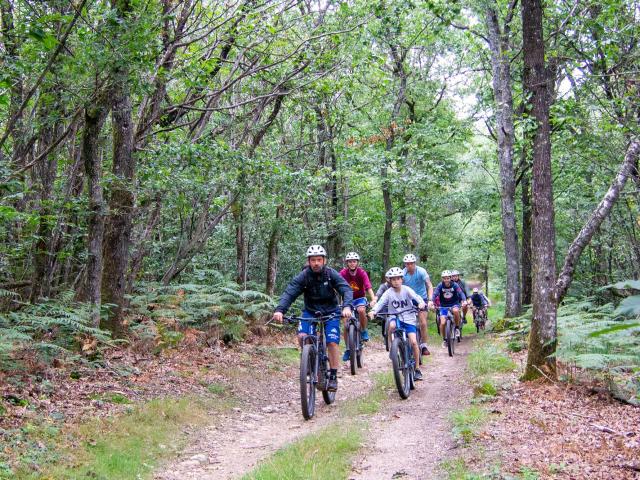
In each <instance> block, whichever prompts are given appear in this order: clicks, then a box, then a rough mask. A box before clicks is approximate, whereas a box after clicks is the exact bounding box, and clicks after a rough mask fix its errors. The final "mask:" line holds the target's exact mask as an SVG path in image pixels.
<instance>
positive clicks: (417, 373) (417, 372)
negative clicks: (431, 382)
mask: <svg viewBox="0 0 640 480" xmlns="http://www.w3.org/2000/svg"><path fill="white" fill-rule="evenodd" d="M413 379H414V380H422V372H421V371H420V370H419V369H417V368H416V370H415V372H414V374H413Z"/></svg>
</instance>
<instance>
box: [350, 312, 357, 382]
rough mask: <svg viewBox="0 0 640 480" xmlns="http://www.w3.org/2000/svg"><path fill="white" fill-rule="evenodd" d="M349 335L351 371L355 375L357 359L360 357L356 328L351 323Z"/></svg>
mask: <svg viewBox="0 0 640 480" xmlns="http://www.w3.org/2000/svg"><path fill="white" fill-rule="evenodd" d="M348 332H349V333H348V335H347V340H348V342H349V352H350V353H351V355H350V356H349V367H350V369H351V375H355V374H356V357H357V355H358V352H357V351H356V348H357V346H356V345H357V344H356V342H357V338H356V326H355V325H354V324H353V323H351V322H350V323H349V330H348Z"/></svg>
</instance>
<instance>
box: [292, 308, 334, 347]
mask: <svg viewBox="0 0 640 480" xmlns="http://www.w3.org/2000/svg"><path fill="white" fill-rule="evenodd" d="M341 312H342V310H341V309H338V310H336V311H335V313H334V316H333V317H332V318H331V320H327V321H325V322H324V336H325V338H326V340H327V344H329V343H336V344H339V343H340V315H341ZM302 317H303V318H309V319H313V318H315V315H313V314H312V313H311V312H309V311H307V310H303V311H302ZM316 325H317V324H316V323H312V322H305V321H304V320H302V321H300V322H298V334H301V333H304V334H307V335H315V334H316Z"/></svg>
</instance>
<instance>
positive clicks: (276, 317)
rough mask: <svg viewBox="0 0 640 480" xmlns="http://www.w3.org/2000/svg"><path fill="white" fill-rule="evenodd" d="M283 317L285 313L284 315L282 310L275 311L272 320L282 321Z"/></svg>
mask: <svg viewBox="0 0 640 480" xmlns="http://www.w3.org/2000/svg"><path fill="white" fill-rule="evenodd" d="M283 318H284V315H282V312H273V317H272V320H273V321H274V322H276V323H282V320H283Z"/></svg>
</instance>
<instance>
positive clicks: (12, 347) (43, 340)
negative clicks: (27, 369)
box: [0, 295, 112, 369]
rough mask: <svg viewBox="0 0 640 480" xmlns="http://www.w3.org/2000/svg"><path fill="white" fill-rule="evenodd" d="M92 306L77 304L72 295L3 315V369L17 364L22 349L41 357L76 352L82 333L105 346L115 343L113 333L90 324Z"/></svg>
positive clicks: (0, 330)
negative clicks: (112, 338)
mask: <svg viewBox="0 0 640 480" xmlns="http://www.w3.org/2000/svg"><path fill="white" fill-rule="evenodd" d="M89 309H90V307H89V306H88V305H86V304H82V303H74V302H73V300H72V297H71V296H70V295H63V296H62V297H61V300H56V301H51V300H50V301H46V302H44V303H41V304H34V305H31V304H26V305H24V306H23V307H22V308H21V309H20V310H17V311H14V312H9V313H6V314H4V315H0V369H5V368H10V367H13V366H15V361H14V357H15V356H16V353H17V352H19V351H20V350H25V349H29V350H34V351H36V353H37V355H38V356H39V360H42V361H51V360H52V359H53V358H54V357H55V356H67V357H70V356H72V355H73V353H72V352H73V350H77V349H78V347H79V345H78V336H91V337H94V338H95V339H97V340H98V342H99V343H100V344H102V345H111V343H112V342H111V338H110V334H109V332H105V331H103V330H100V329H99V328H95V327H94V326H93V325H91V323H90V320H89V319H90V315H89Z"/></svg>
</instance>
